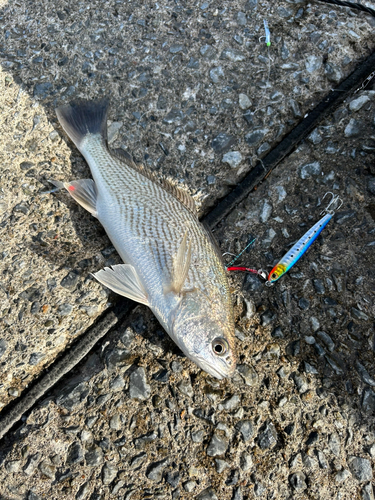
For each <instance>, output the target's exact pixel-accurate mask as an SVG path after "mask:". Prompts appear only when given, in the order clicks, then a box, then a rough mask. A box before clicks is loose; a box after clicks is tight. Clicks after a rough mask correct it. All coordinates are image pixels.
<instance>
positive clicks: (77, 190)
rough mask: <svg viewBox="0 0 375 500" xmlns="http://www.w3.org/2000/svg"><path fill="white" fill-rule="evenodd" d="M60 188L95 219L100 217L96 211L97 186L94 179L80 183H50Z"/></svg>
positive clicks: (83, 180) (81, 180)
mask: <svg viewBox="0 0 375 500" xmlns="http://www.w3.org/2000/svg"><path fill="white" fill-rule="evenodd" d="M49 182H51V183H52V184H53V185H54V186H56V187H58V188H63V187H64V188H65V189H66V190H67V191H68V193H69V194H70V196H71V197H72V198H74V199H75V200H76V202H77V203H79V204H80V205H81V206H82V207H83V208H85V209H86V210H87V211H88V212H90V214H91V215H93V216H94V217H97V216H98V213H97V211H96V198H97V192H96V186H95V182H94V181H93V180H92V179H80V180H79V181H72V182H60V181H49Z"/></svg>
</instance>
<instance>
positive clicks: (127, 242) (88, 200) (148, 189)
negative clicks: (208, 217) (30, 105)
mask: <svg viewBox="0 0 375 500" xmlns="http://www.w3.org/2000/svg"><path fill="white" fill-rule="evenodd" d="M108 108H109V100H108V99H107V98H105V99H102V100H98V101H90V100H78V101H73V102H71V103H69V104H65V105H62V106H60V107H58V108H57V109H56V114H57V117H58V120H59V122H60V124H61V126H62V128H63V129H64V131H65V132H66V134H67V135H68V136H69V137H70V139H71V140H72V141H73V142H74V144H75V145H76V147H77V148H78V150H79V151H80V153H81V154H82V155H83V156H84V158H85V160H86V161H87V163H88V165H89V167H90V171H91V175H92V179H81V180H75V181H71V182H61V181H56V182H55V185H56V186H61V187H64V188H65V189H66V190H67V191H68V193H69V194H70V195H71V196H72V198H74V200H75V201H76V202H78V203H79V204H80V205H81V206H82V207H83V208H85V209H86V210H87V211H89V212H90V213H91V215H93V216H94V217H96V218H97V219H98V220H99V221H100V223H101V224H102V226H103V227H104V229H105V231H106V233H107V235H108V237H109V239H110V240H111V242H112V244H113V246H114V247H115V248H116V250H117V252H118V254H119V256H120V257H121V259H122V262H123V263H122V264H118V265H113V266H112V267H105V268H104V269H101V270H99V271H98V272H96V273H94V276H95V278H96V279H97V280H98V281H99V282H100V283H101V284H102V285H104V286H106V287H108V288H110V289H111V290H113V291H114V292H116V293H118V294H120V295H122V296H124V297H127V298H129V299H131V300H134V301H136V302H139V303H140V304H144V305H146V306H148V307H149V308H150V309H151V311H152V312H153V313H154V315H155V316H156V318H157V319H158V321H159V323H160V324H161V325H162V327H163V328H164V329H165V331H166V332H167V333H168V335H169V336H170V337H171V339H172V340H173V341H174V342H175V343H176V344H177V346H178V347H179V348H180V349H181V351H182V352H183V353H184V354H185V355H186V356H187V357H188V358H190V359H191V360H192V361H193V362H194V363H196V364H197V365H198V367H200V368H201V369H202V370H204V371H205V372H207V373H208V374H209V375H211V376H213V377H215V378H217V379H223V378H227V377H231V376H232V375H233V373H234V371H235V368H236V362H237V354H236V346H235V336H234V315H233V304H232V300H231V295H230V290H229V286H228V280H227V276H226V271H225V267H224V264H223V262H222V258H221V253H220V250H219V249H218V246H217V244H216V242H215V240H214V238H213V235H212V234H211V232H210V231H209V229H208V228H207V227H205V226H204V225H203V224H202V223H201V222H200V221H199V219H198V215H197V210H196V206H195V202H194V199H193V198H192V197H191V196H190V194H189V193H188V192H187V191H185V190H183V189H181V188H180V187H179V186H177V185H175V184H174V183H173V182H172V181H170V180H169V179H165V178H162V179H159V178H157V177H156V176H155V174H154V173H153V172H152V171H151V170H150V169H147V168H146V167H144V166H143V165H141V164H138V163H136V162H135V161H134V160H133V158H132V157H131V156H130V155H129V154H128V153H126V152H125V151H124V150H122V149H121V150H110V149H109V148H108V145H107V113H108Z"/></svg>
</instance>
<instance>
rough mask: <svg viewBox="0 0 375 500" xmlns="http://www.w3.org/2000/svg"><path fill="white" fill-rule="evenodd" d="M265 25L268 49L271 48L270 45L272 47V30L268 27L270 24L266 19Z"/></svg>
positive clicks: (264, 20)
mask: <svg viewBox="0 0 375 500" xmlns="http://www.w3.org/2000/svg"><path fill="white" fill-rule="evenodd" d="M263 25H264V31H265V33H266V45H267V47H270V45H271V33H270V29H269V27H268V22H267V20H266V19H263Z"/></svg>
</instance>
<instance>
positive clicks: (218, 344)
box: [212, 338, 229, 356]
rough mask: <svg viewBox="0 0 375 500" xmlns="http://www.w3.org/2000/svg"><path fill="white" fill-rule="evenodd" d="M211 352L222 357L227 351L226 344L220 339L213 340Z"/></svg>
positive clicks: (227, 346)
mask: <svg viewBox="0 0 375 500" xmlns="http://www.w3.org/2000/svg"><path fill="white" fill-rule="evenodd" d="M212 350H213V351H214V353H215V354H216V355H217V356H224V354H226V353H227V352H228V350H229V345H228V342H227V341H226V340H225V339H222V338H217V339H214V340H213V341H212Z"/></svg>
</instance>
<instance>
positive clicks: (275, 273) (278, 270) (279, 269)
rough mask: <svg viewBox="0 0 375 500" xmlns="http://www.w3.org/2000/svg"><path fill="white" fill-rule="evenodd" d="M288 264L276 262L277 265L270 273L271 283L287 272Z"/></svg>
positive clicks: (269, 279)
mask: <svg viewBox="0 0 375 500" xmlns="http://www.w3.org/2000/svg"><path fill="white" fill-rule="evenodd" d="M285 271H286V266H284V265H283V264H276V266H275V267H274V268H273V269H272V271H271V272H270V274H269V275H268V280H267V281H269V282H270V283H274V282H275V281H277V280H278V279H279V278H281V276H282V275H283V274H284V273H285Z"/></svg>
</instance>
